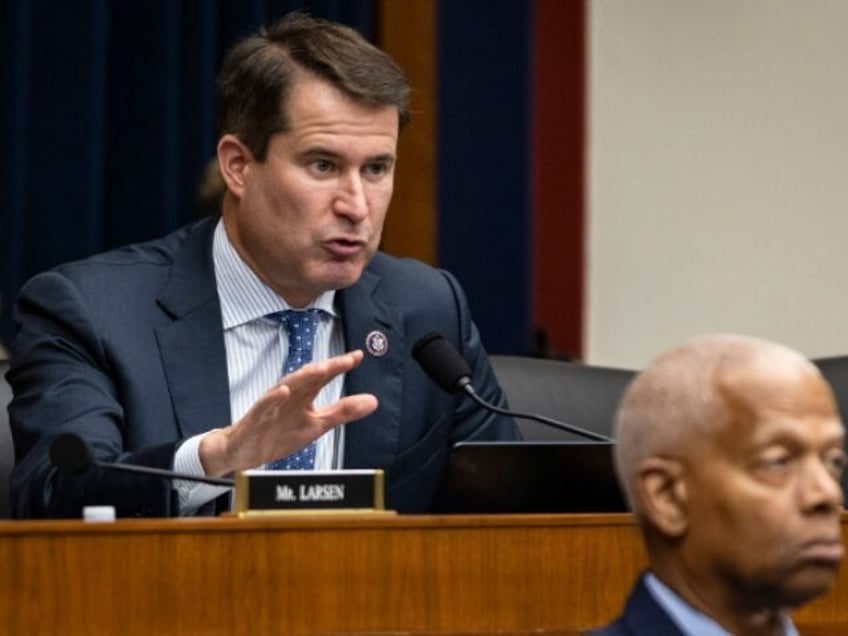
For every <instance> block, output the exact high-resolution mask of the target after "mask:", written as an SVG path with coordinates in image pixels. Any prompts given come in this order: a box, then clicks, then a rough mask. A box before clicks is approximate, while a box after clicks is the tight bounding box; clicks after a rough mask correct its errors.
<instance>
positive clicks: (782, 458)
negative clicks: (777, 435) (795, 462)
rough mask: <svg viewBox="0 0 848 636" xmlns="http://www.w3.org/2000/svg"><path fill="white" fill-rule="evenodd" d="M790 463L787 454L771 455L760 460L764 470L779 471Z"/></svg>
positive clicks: (790, 459) (789, 457)
mask: <svg viewBox="0 0 848 636" xmlns="http://www.w3.org/2000/svg"><path fill="white" fill-rule="evenodd" d="M791 463H792V455H790V454H789V453H772V454H770V455H766V456H765V457H763V458H762V460H761V462H760V465H761V466H762V467H763V468H764V469H766V470H781V469H784V468H786V467H787V466H789V464H791Z"/></svg>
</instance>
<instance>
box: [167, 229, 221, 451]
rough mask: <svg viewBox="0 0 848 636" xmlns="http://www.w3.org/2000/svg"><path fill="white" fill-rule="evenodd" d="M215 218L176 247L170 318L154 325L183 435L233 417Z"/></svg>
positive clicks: (169, 294) (169, 290)
mask: <svg viewBox="0 0 848 636" xmlns="http://www.w3.org/2000/svg"><path fill="white" fill-rule="evenodd" d="M214 229H215V219H210V220H209V221H204V222H202V223H200V224H198V225H197V226H195V228H193V231H192V232H191V233H190V234H189V235H188V236H187V237H186V238H185V240H184V241H183V243H182V245H181V246H180V248H179V249H178V251H177V252H176V253H175V256H174V264H173V266H172V268H171V277H170V279H169V280H168V283H167V284H166V285H165V287H164V288H163V289H162V292H161V293H160V295H159V298H158V303H159V305H160V306H161V307H162V308H163V309H164V310H165V312H167V313H168V314H169V315H170V316H171V317H172V319H173V320H172V322H171V323H169V324H166V325H162V326H160V327H158V328H157V329H156V340H157V342H158V344H159V353H160V356H161V358H162V366H163V368H164V370H165V376H166V378H167V381H168V386H169V388H170V391H171V400H172V404H173V408H174V414H175V417H176V420H177V426H178V427H179V429H180V432H181V434H182V435H183V436H184V437H190V436H192V435H196V434H198V433H203V432H205V431H208V430H209V429H212V428H216V427H220V426H226V425H227V424H229V423H230V391H229V382H228V379H227V361H226V360H227V358H226V351H225V349H224V338H223V326H222V322H221V309H220V303H219V301H218V293H217V287H216V282H215V267H214V263H213V260H212V235H213V231H214Z"/></svg>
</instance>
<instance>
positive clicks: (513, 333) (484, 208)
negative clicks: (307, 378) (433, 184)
mask: <svg viewBox="0 0 848 636" xmlns="http://www.w3.org/2000/svg"><path fill="white" fill-rule="evenodd" d="M438 13H439V32H438V37H439V56H438V57H439V65H438V74H437V77H438V95H439V106H438V109H439V112H438V117H439V128H438V130H439V140H438V148H439V176H438V207H439V240H438V245H439V252H438V258H439V264H440V265H442V266H443V267H445V268H446V269H448V270H450V271H452V272H453V273H454V274H456V275H457V277H458V278H459V280H460V281H461V282H462V284H463V286H464V288H465V291H466V292H467V293H468V300H469V303H470V305H471V310H472V311H473V312H474V320H475V321H476V323H477V326H478V327H479V328H480V332H481V334H482V336H483V342H485V343H486V347H487V349H488V350H489V352H491V353H511V354H526V353H528V352H530V351H531V350H532V347H533V345H532V338H531V325H530V312H531V304H530V295H531V278H530V266H531V249H532V246H531V244H530V239H531V221H532V214H531V203H532V200H531V191H530V169H531V165H530V159H529V158H530V156H531V152H530V151H531V149H530V112H531V90H530V89H531V83H532V64H531V61H532V58H531V55H532V40H531V35H532V34H531V28H532V2H530V0H510V1H509V2H488V1H486V0H463V1H461V2H457V1H455V0H440V1H439V5H438Z"/></svg>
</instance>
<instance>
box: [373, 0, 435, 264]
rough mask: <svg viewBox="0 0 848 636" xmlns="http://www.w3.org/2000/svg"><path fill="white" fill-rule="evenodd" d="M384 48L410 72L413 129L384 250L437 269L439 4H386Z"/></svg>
mask: <svg viewBox="0 0 848 636" xmlns="http://www.w3.org/2000/svg"><path fill="white" fill-rule="evenodd" d="M378 6H379V9H378V11H379V16H380V20H379V29H378V35H377V39H378V43H379V45H380V48H382V49H383V50H384V51H386V52H387V53H388V54H389V55H391V56H392V58H394V60H395V61H396V62H397V63H398V64H399V65H400V66H401V68H403V70H404V71H405V72H406V76H407V79H408V80H409V83H410V85H411V87H412V97H411V109H412V123H410V125H409V126H408V127H407V128H406V129H405V130H404V131H403V133H402V134H401V136H400V141H399V144H398V166H397V174H396V177H395V193H394V197H393V198H392V205H391V207H390V208H389V215H388V217H387V219H386V226H385V229H384V231H383V244H382V248H383V250H385V251H386V252H388V253H390V254H394V255H396V256H412V257H414V258H418V259H420V260H422V261H424V262H426V263H430V264H431V265H435V264H436V231H437V225H436V223H437V214H436V81H435V72H436V71H435V68H436V61H435V56H436V35H435V29H436V2H435V0H415V2H400V1H398V0H381V1H380V3H379V5H378Z"/></svg>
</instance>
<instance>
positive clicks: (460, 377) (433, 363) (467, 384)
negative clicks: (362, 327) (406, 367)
mask: <svg viewBox="0 0 848 636" xmlns="http://www.w3.org/2000/svg"><path fill="white" fill-rule="evenodd" d="M412 357H413V358H415V360H416V362H418V364H419V365H420V366H421V368H422V369H423V370H424V372H425V373H426V374H427V375H428V376H429V377H430V378H431V379H432V380H433V381H434V382H435V383H436V384H438V385H439V386H440V387H441V388H442V389H444V390H445V391H447V392H448V393H459V392H465V393H466V394H467V395H468V396H469V397H471V399H473V400H474V401H475V402H477V404H479V405H480V406H482V407H483V408H484V409H487V410H489V411H492V412H494V413H498V414H499V415H507V416H510V417H517V418H520V419H524V420H533V421H535V422H539V423H541V424H546V425H547V426H552V427H554V428H558V429H560V430H562V431H566V432H568V433H573V434H575V435H580V436H581V437H585V438H588V439H592V440H595V441H598V442H612V441H613V440H612V439H610V438H609V437H607V436H606V435H601V434H600V433H595V432H594V431H587V430H586V429H582V428H580V427H579V426H573V425H572V424H566V423H565V422H560V421H557V420H554V419H551V418H549V417H545V416H543V415H536V414H535V413H521V412H519V411H510V410H509V409H505V408H501V407H499V406H495V405H494V404H490V403H489V402H487V401H486V400H484V399H483V398H481V397H480V396H479V395H478V394H477V392H476V391H475V390H474V387H473V386H472V384H471V369H470V368H469V366H468V363H467V362H466V361H465V359H464V358H463V357H462V356H461V355H460V354H459V352H458V351H457V350H456V348H455V347H454V346H453V345H452V344H451V343H450V341H449V340H448V339H447V338H445V337H444V336H443V335H441V334H440V333H437V332H435V331H431V332H430V333H427V334H425V335H424V336H422V337H421V338H419V339H418V340H417V341H416V343H415V345H414V346H413V347H412ZM475 433H476V431H475Z"/></svg>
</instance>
